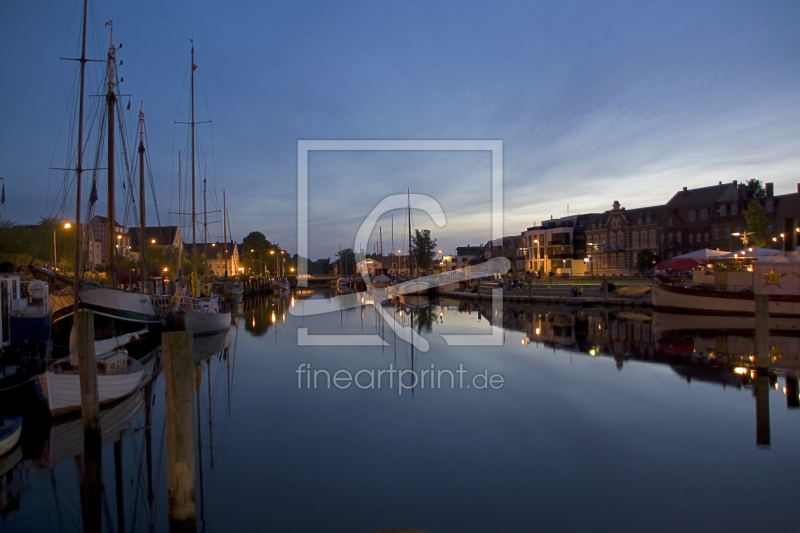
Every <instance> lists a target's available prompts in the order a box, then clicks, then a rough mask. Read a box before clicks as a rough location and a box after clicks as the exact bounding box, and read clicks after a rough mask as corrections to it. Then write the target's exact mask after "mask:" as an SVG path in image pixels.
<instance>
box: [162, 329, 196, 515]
mask: <svg viewBox="0 0 800 533" xmlns="http://www.w3.org/2000/svg"><path fill="white" fill-rule="evenodd" d="M161 343H162V346H163V353H164V396H165V400H166V401H165V422H166V433H167V493H168V499H169V522H170V530H172V531H195V530H196V509H195V501H194V493H195V486H194V477H195V475H194V413H193V407H194V396H193V392H194V389H193V385H194V361H193V357H192V347H193V346H192V344H193V339H192V334H191V333H190V332H188V331H178V332H169V333H162V334H161Z"/></svg>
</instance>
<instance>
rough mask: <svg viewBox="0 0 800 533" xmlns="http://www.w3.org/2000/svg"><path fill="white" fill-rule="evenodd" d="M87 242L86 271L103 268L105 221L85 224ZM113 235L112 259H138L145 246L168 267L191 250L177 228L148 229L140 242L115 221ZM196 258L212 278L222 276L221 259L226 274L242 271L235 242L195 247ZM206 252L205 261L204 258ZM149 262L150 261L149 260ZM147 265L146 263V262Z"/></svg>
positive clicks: (135, 234) (136, 233)
mask: <svg viewBox="0 0 800 533" xmlns="http://www.w3.org/2000/svg"><path fill="white" fill-rule="evenodd" d="M88 233H89V242H88V254H87V265H86V268H87V269H90V270H92V269H97V268H104V267H105V265H106V263H107V261H108V218H106V217H103V216H99V215H98V216H95V217H94V218H92V220H91V221H90V222H89V232H88ZM115 233H116V236H117V244H116V245H115V246H116V250H115V253H116V256H117V257H121V258H125V259H134V260H135V259H138V258H139V255H140V250H141V246H142V243H145V244H146V246H147V251H148V253H150V254H153V253H154V252H155V253H156V254H159V255H161V256H162V257H163V258H165V259H166V261H167V262H168V263H174V262H176V261H177V257H178V255H179V254H181V253H183V254H184V256H185V257H192V255H193V254H194V251H195V250H194V248H193V245H191V244H185V243H184V242H183V239H182V238H181V228H180V226H164V227H160V226H152V227H145V228H144V238H143V239H142V238H140V235H139V233H140V231H139V228H138V227H133V228H127V227H125V226H123V225H122V224H120V223H119V222H117V221H115ZM196 248H197V255H198V258H202V261H203V262H206V260H207V262H208V268H209V270H210V271H211V272H212V273H213V275H215V276H222V275H224V273H225V267H226V264H225V259H226V257H227V271H228V274H234V273H237V272H240V271H241V270H242V269H243V267H242V266H241V264H240V260H239V258H240V255H239V250H240V248H241V244H239V243H236V242H233V241H232V242H229V243H227V245H226V243H224V242H216V241H215V242H209V243H208V245H207V246H206V244H205V243H201V244H197V245H196ZM206 250H208V257H206ZM151 259H152V258H151ZM148 262H150V261H148Z"/></svg>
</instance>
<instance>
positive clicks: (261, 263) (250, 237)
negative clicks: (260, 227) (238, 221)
mask: <svg viewBox="0 0 800 533" xmlns="http://www.w3.org/2000/svg"><path fill="white" fill-rule="evenodd" d="M270 251H273V252H275V254H278V253H280V246H279V245H277V244H273V243H271V242H270V241H269V239H267V237H266V236H265V235H264V234H263V233H261V232H260V231H251V232H250V233H248V234H247V236H246V237H245V238H244V239H242V257H243V259H242V260H241V262H242V263H243V264H244V267H245V268H246V269H249V270H251V271H252V272H253V273H256V274H260V273H262V272H263V271H264V269H265V268H266V269H270V268H273V266H274V264H275V263H274V261H275V255H274V254H273V255H270V253H269V252H270Z"/></svg>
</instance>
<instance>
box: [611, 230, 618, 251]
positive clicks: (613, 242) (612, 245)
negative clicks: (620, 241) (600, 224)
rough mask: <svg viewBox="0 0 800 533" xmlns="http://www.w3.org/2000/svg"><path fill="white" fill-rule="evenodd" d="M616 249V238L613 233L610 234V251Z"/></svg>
mask: <svg viewBox="0 0 800 533" xmlns="http://www.w3.org/2000/svg"><path fill="white" fill-rule="evenodd" d="M616 248H617V236H616V235H614V234H613V233H612V234H611V249H612V250H614V249H616Z"/></svg>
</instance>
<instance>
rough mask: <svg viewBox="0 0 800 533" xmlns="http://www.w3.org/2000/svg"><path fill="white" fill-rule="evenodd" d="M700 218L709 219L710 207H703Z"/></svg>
mask: <svg viewBox="0 0 800 533" xmlns="http://www.w3.org/2000/svg"><path fill="white" fill-rule="evenodd" d="M700 218H701V219H702V220H706V219H708V209H702V210H701V211H700Z"/></svg>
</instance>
